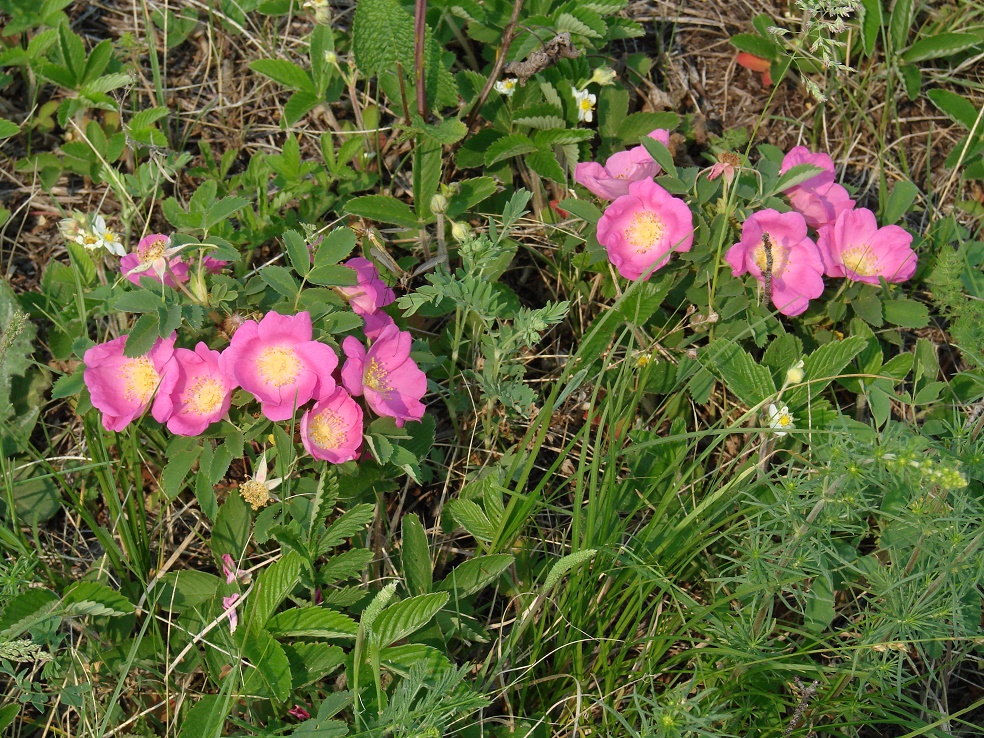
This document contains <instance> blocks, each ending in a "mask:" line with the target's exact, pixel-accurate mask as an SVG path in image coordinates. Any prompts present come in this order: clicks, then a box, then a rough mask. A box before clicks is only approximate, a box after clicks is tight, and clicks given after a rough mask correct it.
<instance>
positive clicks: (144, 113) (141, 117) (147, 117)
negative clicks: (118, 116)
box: [130, 107, 171, 128]
mask: <svg viewBox="0 0 984 738" xmlns="http://www.w3.org/2000/svg"><path fill="white" fill-rule="evenodd" d="M170 112H171V110H170V108H165V107H160V108H147V109H146V110H141V111H140V112H139V113H134V115H133V117H132V118H130V127H131V128H149V127H150V126H152V125H154V124H155V123H156V122H157V121H159V120H160V119H161V118H166V117H167V116H168V114H169V113H170Z"/></svg>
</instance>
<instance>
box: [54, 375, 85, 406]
mask: <svg viewBox="0 0 984 738" xmlns="http://www.w3.org/2000/svg"><path fill="white" fill-rule="evenodd" d="M84 387H85V379H84V378H83V376H82V371H81V370H76V371H75V372H74V373H72V374H63V375H61V376H60V377H58V379H56V380H55V383H54V385H52V387H51V399H52V400H62V399H64V398H66V397H72V396H73V395H77V394H78V393H79V392H81V391H82V389H83V388H84Z"/></svg>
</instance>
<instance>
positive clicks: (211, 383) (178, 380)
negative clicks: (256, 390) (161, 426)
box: [153, 342, 238, 436]
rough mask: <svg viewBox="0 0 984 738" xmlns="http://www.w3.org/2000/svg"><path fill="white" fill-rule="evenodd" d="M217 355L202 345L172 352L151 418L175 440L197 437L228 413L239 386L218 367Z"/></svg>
mask: <svg viewBox="0 0 984 738" xmlns="http://www.w3.org/2000/svg"><path fill="white" fill-rule="evenodd" d="M219 356H220V355H219V352H218V351H212V350H211V349H210V348H209V347H208V346H206V345H205V344H204V343H203V342H199V344H198V345H197V346H196V347H195V350H194V351H190V350H188V349H184V348H179V349H175V350H174V355H173V356H172V357H171V360H170V362H169V363H168V366H167V376H166V377H165V378H164V379H163V380H162V381H161V387H160V390H159V391H158V393H157V397H156V399H155V400H154V409H153V413H154V418H155V419H156V420H157V421H158V422H160V423H166V424H167V429H168V430H169V431H171V432H172V433H174V434H175V435H178V436H197V435H200V434H201V433H203V432H204V431H205V429H206V428H208V426H210V425H211V424H212V423H215V422H217V421H219V420H222V418H224V417H225V416H226V414H227V413H228V412H229V405H230V404H231V403H232V391H233V390H234V389H235V388H236V387H237V386H238V385H237V384H236V382H235V380H233V379H232V378H231V377H229V376H228V375H227V374H226V373H225V372H224V371H222V369H221V367H220V365H219Z"/></svg>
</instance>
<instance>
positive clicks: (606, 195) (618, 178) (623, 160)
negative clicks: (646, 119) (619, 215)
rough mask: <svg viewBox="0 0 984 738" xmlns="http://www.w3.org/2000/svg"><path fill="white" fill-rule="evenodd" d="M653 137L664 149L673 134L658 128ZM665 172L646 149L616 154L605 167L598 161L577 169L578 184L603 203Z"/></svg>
mask: <svg viewBox="0 0 984 738" xmlns="http://www.w3.org/2000/svg"><path fill="white" fill-rule="evenodd" d="M648 135H649V138H652V139H654V140H656V141H659V142H660V143H662V144H663V145H664V146H669V145H670V132H669V131H666V130H663V129H662V128H657V129H656V130H655V131H652V132H651V133H649V134H648ZM660 171H661V169H660V166H659V164H657V163H656V161H655V160H654V159H653V157H652V156H650V155H649V152H648V151H646V147H645V146H642V145H640V146H636V147H635V148H631V149H629V150H628V151H620V152H619V153H617V154H612V155H611V156H610V157H608V161H606V162H605V166H602V165H601V164H599V163H598V162H596V161H585V162H581V163H580V164H578V165H577V166H576V167H574V181H575V182H577V183H578V184H581V185H584V186H585V187H587V188H588V190H590V192H591V193H592V194H593V195H595V196H597V197H600V198H601V199H602V200H615V199H616V198H619V197H623V196H625V195H628V194H629V185H630V184H632V183H633V182H638V181H639V180H643V179H652V178H653V177H655V176H656V175H657V174H659V173H660Z"/></svg>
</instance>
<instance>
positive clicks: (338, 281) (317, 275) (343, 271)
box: [307, 264, 359, 287]
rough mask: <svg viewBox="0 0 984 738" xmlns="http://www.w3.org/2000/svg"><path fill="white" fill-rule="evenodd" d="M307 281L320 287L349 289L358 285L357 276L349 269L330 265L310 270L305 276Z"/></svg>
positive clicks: (338, 265)
mask: <svg viewBox="0 0 984 738" xmlns="http://www.w3.org/2000/svg"><path fill="white" fill-rule="evenodd" d="M307 281H308V282H310V283H311V284H317V285H321V286H322V287H350V286H352V285H355V284H358V282H359V275H358V272H356V271H355V270H354V269H352V268H351V267H347V266H342V265H340V264H332V265H325V266H319V267H315V268H314V269H312V270H311V271H310V273H309V274H308V275H307Z"/></svg>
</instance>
